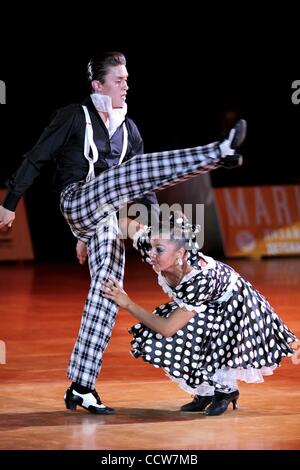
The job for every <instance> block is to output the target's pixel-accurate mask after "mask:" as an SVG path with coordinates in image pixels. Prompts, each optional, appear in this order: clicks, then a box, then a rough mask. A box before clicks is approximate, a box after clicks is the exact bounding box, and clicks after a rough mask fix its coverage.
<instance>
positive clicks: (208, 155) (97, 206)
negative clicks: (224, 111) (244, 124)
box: [61, 142, 221, 241]
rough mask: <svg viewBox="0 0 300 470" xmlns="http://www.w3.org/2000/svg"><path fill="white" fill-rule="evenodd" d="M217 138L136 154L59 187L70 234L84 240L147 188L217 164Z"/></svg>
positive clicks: (183, 178) (178, 180)
mask: <svg viewBox="0 0 300 470" xmlns="http://www.w3.org/2000/svg"><path fill="white" fill-rule="evenodd" d="M220 158H221V152H220V147H219V144H218V142H216V143H213V144H209V145H205V146H202V147H194V148H191V149H184V150H172V151H165V152H156V153H149V154H143V155H136V156H135V157H133V158H132V159H130V160H129V161H128V162H126V163H123V164H121V165H119V166H115V167H112V168H110V169H108V170H106V171H104V172H103V173H101V174H100V175H99V176H97V177H96V178H95V179H93V180H92V181H89V182H87V183H86V182H83V181H81V182H78V183H73V184H71V185H69V186H67V188H65V189H64V190H63V191H62V194H61V210H62V212H63V214H64V217H65V218H66V220H67V222H68V223H69V225H70V226H71V228H72V231H73V233H74V235H75V236H76V237H77V238H79V239H82V240H84V241H87V240H88V239H89V237H91V236H92V235H93V232H94V230H95V227H96V226H97V224H98V223H99V221H100V220H101V219H102V218H103V217H105V216H107V215H108V214H110V213H113V212H114V211H118V210H119V209H120V208H121V207H122V206H124V205H125V204H127V203H128V202H132V201H133V200H135V199H138V198H140V197H141V196H143V195H144V194H146V193H147V192H149V191H157V190H160V189H164V188H166V187H168V186H172V185H174V184H176V183H178V182H180V181H183V180H185V179H188V178H191V177H193V176H196V175H198V174H199V173H206V172H207V171H210V170H212V169H214V168H217V167H218V162H219V160H220Z"/></svg>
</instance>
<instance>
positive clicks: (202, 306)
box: [173, 272, 216, 313]
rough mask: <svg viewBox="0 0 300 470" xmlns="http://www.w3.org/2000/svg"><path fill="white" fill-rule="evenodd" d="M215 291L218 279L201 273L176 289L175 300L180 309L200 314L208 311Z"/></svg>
mask: <svg viewBox="0 0 300 470" xmlns="http://www.w3.org/2000/svg"><path fill="white" fill-rule="evenodd" d="M215 290H216V278H215V277H213V276H211V275H210V273H209V274H208V273H201V272H200V273H199V274H196V276H193V277H192V278H191V279H190V280H188V281H185V282H182V283H181V284H179V285H178V286H177V287H175V289H173V298H174V300H175V302H176V303H177V304H178V305H179V307H181V308H186V309H187V310H189V311H191V310H195V311H196V312H197V313H200V312H204V311H205V310H206V309H207V303H208V302H209V301H210V300H212V299H213V297H214V292H215Z"/></svg>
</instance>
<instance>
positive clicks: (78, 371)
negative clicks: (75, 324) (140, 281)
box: [68, 214, 125, 388]
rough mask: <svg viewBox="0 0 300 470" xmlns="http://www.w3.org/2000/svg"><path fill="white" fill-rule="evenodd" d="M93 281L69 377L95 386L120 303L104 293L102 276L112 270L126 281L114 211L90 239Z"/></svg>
mask: <svg viewBox="0 0 300 470" xmlns="http://www.w3.org/2000/svg"><path fill="white" fill-rule="evenodd" d="M88 254H89V257H88V259H89V268H90V274H91V285H90V290H89V293H88V297H87V299H86V302H85V306H84V311H83V316H82V320H81V325H80V330H79V334H78V338H77V341H76V344H75V346H74V349H73V352H72V355H71V359H70V363H69V368H68V377H69V378H70V379H71V380H72V381H73V382H77V383H79V384H81V385H84V386H86V387H89V388H94V385H95V382H96V379H97V376H98V374H99V371H100V369H101V365H102V356H103V353H104V351H105V349H106V346H107V344H108V341H109V339H110V337H111V332H112V328H113V326H114V324H115V319H116V314H117V310H118V306H117V304H115V303H114V302H112V301H111V300H108V299H105V298H104V297H103V296H102V295H101V291H102V285H101V282H100V281H101V280H103V279H107V278H108V276H109V274H113V275H114V276H115V277H116V278H117V279H118V281H120V282H122V281H123V276H124V263H125V256H124V254H125V250H124V243H123V240H122V239H121V237H120V236H119V232H118V221H117V217H116V215H115V214H112V215H111V216H109V217H107V218H106V219H105V220H103V221H102V223H101V224H99V226H98V227H97V230H95V231H94V235H93V236H92V237H91V238H90V239H89V241H88Z"/></svg>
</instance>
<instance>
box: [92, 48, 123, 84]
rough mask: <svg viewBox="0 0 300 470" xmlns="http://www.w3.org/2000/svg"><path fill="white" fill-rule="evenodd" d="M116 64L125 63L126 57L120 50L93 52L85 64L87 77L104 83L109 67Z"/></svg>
mask: <svg viewBox="0 0 300 470" xmlns="http://www.w3.org/2000/svg"><path fill="white" fill-rule="evenodd" d="M116 65H126V58H125V56H124V54H122V52H117V51H108V52H99V53H98V54H95V55H94V56H93V57H92V58H91V59H90V61H89V63H88V65H87V79H88V81H89V83H91V81H92V80H99V82H101V83H104V81H105V77H106V75H107V73H108V69H109V67H112V66H113V67H115V66H116Z"/></svg>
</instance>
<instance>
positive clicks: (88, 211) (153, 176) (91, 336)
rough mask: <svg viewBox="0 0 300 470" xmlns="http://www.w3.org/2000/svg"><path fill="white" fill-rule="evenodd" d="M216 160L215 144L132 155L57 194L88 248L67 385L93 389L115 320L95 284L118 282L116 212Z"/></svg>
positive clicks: (119, 257)
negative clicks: (85, 290) (87, 281)
mask: <svg viewBox="0 0 300 470" xmlns="http://www.w3.org/2000/svg"><path fill="white" fill-rule="evenodd" d="M220 158H221V152H220V148H219V145H218V143H213V144H209V145H206V146H202V147H195V148H192V149H184V150H174V151H165V152H156V153H152V154H143V155H137V156H135V157H133V158H132V159H130V160H129V161H128V162H126V163H123V164H121V165H119V166H116V167H113V168H110V169H108V170H107V171H105V172H103V173H101V174H100V175H99V176H97V177H96V178H95V179H93V180H92V181H89V182H83V181H80V182H78V183H73V184H71V185H69V186H67V187H66V188H65V189H64V190H63V191H62V193H61V211H62V213H63V215H64V217H65V218H66V220H67V222H68V223H69V225H70V227H71V230H72V232H73V233H74V235H75V236H76V237H77V238H78V239H80V240H82V241H85V242H86V243H87V244H88V253H89V265H90V272H91V286H90V291H89V294H88V297H87V300H86V304H85V307H84V312H83V317H82V321H81V326H80V331H79V335H78V338H77V341H76V344H75V347H74V350H73V352H72V355H71V359H70V364H69V368H68V377H69V378H70V379H71V380H72V381H74V382H77V383H80V384H81V385H84V386H87V387H91V388H93V387H94V384H95V381H96V378H97V375H98V373H99V371H100V368H101V364H102V356H103V352H104V350H105V348H106V346H107V344H108V341H109V339H110V336H111V331H112V327H113V325H114V322H115V316H116V312H117V306H116V305H115V304H114V303H113V302H111V301H109V300H107V299H105V298H104V297H102V295H101V284H100V280H101V279H107V278H108V275H109V274H113V275H114V276H115V277H116V278H117V279H118V280H119V281H122V280H123V272H124V246H123V241H122V240H121V239H120V237H119V234H118V225H117V220H116V215H115V212H116V211H118V210H119V209H120V208H121V207H122V206H123V205H124V204H127V203H128V202H131V201H133V200H135V199H138V198H140V197H141V196H143V195H144V194H145V193H147V192H149V191H153V190H159V189H163V188H166V187H168V186H171V185H173V184H176V183H177V182H180V181H183V180H185V179H188V178H191V177H193V176H196V175H198V174H199V173H205V172H207V171H210V170H212V169H214V168H217V166H218V162H219V160H220Z"/></svg>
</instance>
